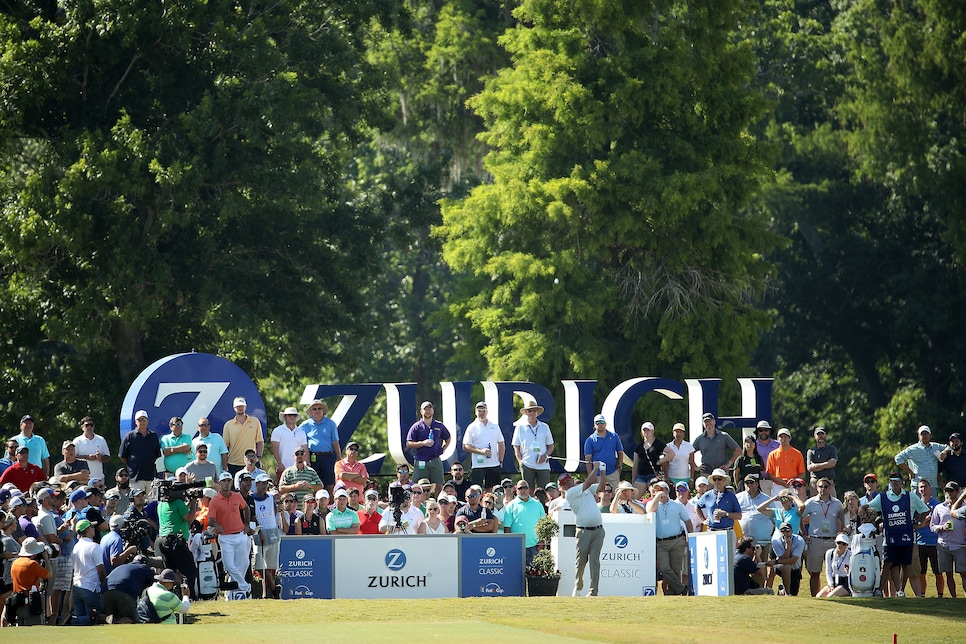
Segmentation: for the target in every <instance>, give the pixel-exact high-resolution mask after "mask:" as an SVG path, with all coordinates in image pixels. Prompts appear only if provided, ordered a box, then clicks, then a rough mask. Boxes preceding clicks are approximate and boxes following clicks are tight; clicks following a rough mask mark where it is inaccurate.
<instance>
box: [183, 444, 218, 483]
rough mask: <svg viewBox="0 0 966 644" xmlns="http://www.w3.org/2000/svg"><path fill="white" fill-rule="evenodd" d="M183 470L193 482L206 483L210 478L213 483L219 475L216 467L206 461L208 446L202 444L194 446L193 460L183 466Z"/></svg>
mask: <svg viewBox="0 0 966 644" xmlns="http://www.w3.org/2000/svg"><path fill="white" fill-rule="evenodd" d="M184 469H185V470H187V472H188V476H190V477H192V478H193V480H195V481H207V480H208V479H209V478H210V479H211V480H212V483H214V481H217V480H218V475H219V474H221V470H220V469H218V466H217V465H215V464H214V463H213V462H211V461H209V460H208V446H207V445H205V444H204V443H198V444H197V445H195V460H193V461H191V462H190V463H188V464H187V465H185V466H184Z"/></svg>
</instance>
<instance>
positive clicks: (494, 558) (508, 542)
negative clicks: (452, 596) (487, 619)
mask: <svg viewBox="0 0 966 644" xmlns="http://www.w3.org/2000/svg"><path fill="white" fill-rule="evenodd" d="M459 541H460V571H461V573H462V574H461V575H460V597H517V596H520V597H522V596H523V595H525V594H526V592H525V586H524V574H523V562H524V552H525V545H526V544H525V539H524V535H523V534H474V535H460V537H459Z"/></svg>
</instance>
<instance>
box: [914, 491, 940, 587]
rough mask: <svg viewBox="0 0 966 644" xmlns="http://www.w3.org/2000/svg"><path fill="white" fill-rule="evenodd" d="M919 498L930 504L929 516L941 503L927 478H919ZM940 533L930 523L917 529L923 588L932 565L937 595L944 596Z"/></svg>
mask: <svg viewBox="0 0 966 644" xmlns="http://www.w3.org/2000/svg"><path fill="white" fill-rule="evenodd" d="M918 488H919V498H921V499H922V502H923V503H925V504H926V505H927V506H929V516H930V518H931V517H932V513H933V511H934V510H935V509H936V506H937V505H939V500H938V499H936V497H934V496H933V495H932V485H931V484H930V483H929V481H927V480H926V479H920V480H919V485H918ZM938 544H939V535H937V534H936V533H935V532H933V531H932V530H930V529H929V524H928V523H927V524H926V525H925V526H923V527H921V528H918V529H917V530H916V549H917V550H918V551H919V553H918V554H919V580H920V581H919V583H920V584H922V590H923V592H925V590H926V570H928V569H929V566H930V565H931V566H932V574H933V575H934V576H935V577H936V596H938V597H942V596H943V591H944V590H945V584H944V583H943V576H942V575H941V574H939V549H938Z"/></svg>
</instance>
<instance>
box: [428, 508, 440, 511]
mask: <svg viewBox="0 0 966 644" xmlns="http://www.w3.org/2000/svg"><path fill="white" fill-rule="evenodd" d="M429 511H430V512H439V508H429Z"/></svg>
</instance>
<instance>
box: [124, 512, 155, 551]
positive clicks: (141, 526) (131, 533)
mask: <svg viewBox="0 0 966 644" xmlns="http://www.w3.org/2000/svg"><path fill="white" fill-rule="evenodd" d="M120 535H121V538H122V539H124V547H125V548H129V547H130V546H136V547H137V549H138V550H139V551H140V550H142V547H141V546H142V544H143V543H144V542H145V540H150V539H151V535H152V528H151V524H150V523H148V522H147V520H146V519H137V520H136V521H133V522H131V523H130V524H127V525H125V526H124V527H123V528H121V530H120ZM142 554H143V553H142Z"/></svg>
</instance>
